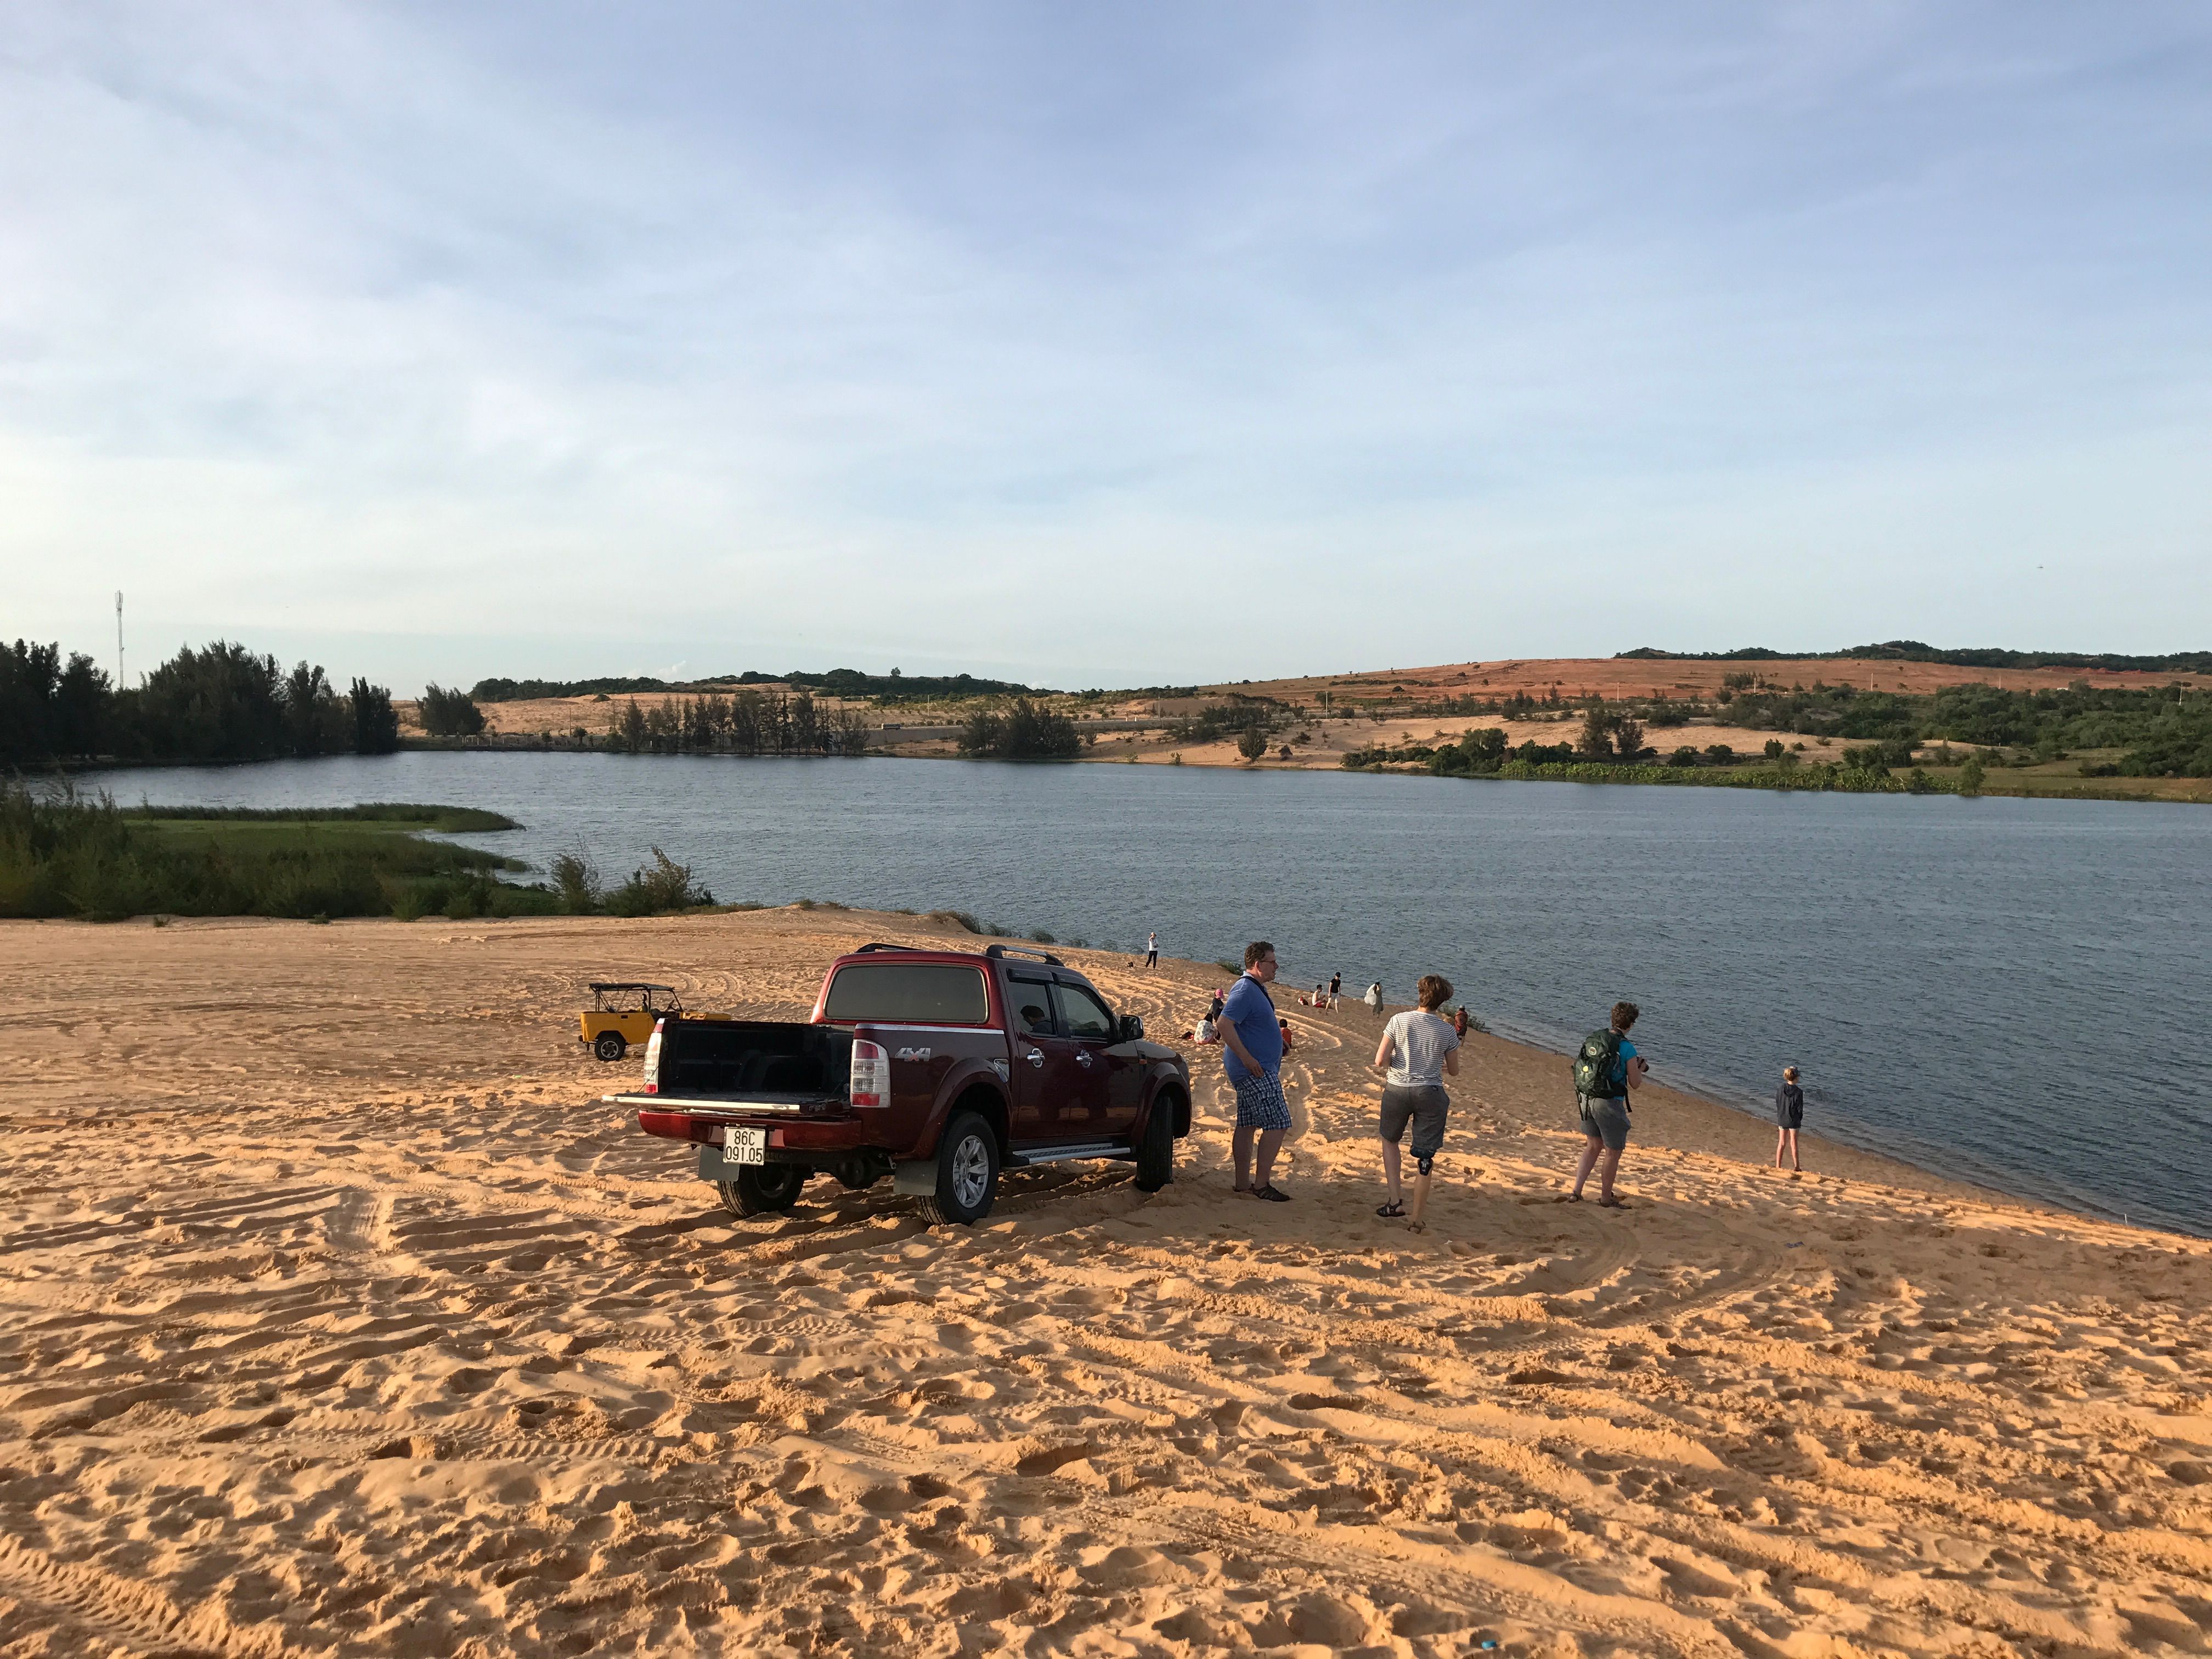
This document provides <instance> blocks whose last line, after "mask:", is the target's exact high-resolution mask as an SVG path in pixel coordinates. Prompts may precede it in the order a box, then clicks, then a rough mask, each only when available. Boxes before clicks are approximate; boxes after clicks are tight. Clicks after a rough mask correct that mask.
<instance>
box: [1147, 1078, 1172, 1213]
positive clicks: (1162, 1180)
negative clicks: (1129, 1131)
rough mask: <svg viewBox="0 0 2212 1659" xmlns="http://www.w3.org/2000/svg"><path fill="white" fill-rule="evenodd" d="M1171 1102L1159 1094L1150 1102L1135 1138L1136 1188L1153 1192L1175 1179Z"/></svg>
mask: <svg viewBox="0 0 2212 1659" xmlns="http://www.w3.org/2000/svg"><path fill="white" fill-rule="evenodd" d="M1175 1104H1176V1103H1175V1102H1174V1101H1173V1100H1172V1099H1170V1098H1169V1097H1167V1096H1165V1095H1163V1096H1162V1097H1160V1098H1159V1099H1158V1100H1156V1101H1154V1102H1153V1103H1152V1113H1151V1115H1149V1116H1147V1117H1146V1119H1145V1133H1143V1135H1142V1136H1140V1137H1139V1139H1138V1141H1137V1190H1138V1191H1139V1192H1140V1193H1156V1192H1158V1191H1159V1189H1160V1188H1163V1187H1164V1186H1166V1185H1167V1184H1168V1182H1170V1181H1173V1180H1174V1179H1175Z"/></svg>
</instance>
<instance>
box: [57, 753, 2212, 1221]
mask: <svg viewBox="0 0 2212 1659" xmlns="http://www.w3.org/2000/svg"><path fill="white" fill-rule="evenodd" d="M86 781H87V782H88V784H89V785H91V786H92V787H104V788H106V789H108V790H110V791H112V793H113V794H114V795H115V797H116V799H118V801H120V802H123V803H124V804H125V805H130V804H135V803H136V802H137V801H138V800H139V799H142V798H143V799H148V800H151V801H153V802H155V803H157V804H174V805H251V806H271V805H343V804H347V803H350V802H354V801H371V800H404V801H436V802H441V803H447V804H451V805H470V806H483V807H488V808H490V809H492V810H493V811H500V812H504V813H507V814H508V815H509V816H510V817H515V818H517V819H520V821H521V822H522V823H524V824H525V825H526V826H527V827H526V828H525V829H522V830H520V831H519V832H515V833H513V834H507V835H500V836H463V837H459V838H458V839H461V840H465V841H469V842H473V843H475V844H477V845H481V846H484V847H489V848H496V849H498V850H501V851H503V852H508V853H512V854H515V855H517V856H520V857H522V858H526V859H528V860H531V861H532V863H533V864H534V865H536V866H538V867H539V868H541V869H542V868H543V867H544V865H545V864H546V863H547V862H548V861H549V860H550V859H551V858H552V857H553V855H554V854H556V853H559V852H562V851H564V850H568V849H571V848H577V847H579V846H580V847H582V848H586V849H587V850H588V851H589V853H590V854H592V857H593V858H594V859H595V860H597V862H598V863H599V866H600V867H601V869H602V870H603V871H604V872H605V873H606V875H607V876H608V877H609V878H610V879H611V880H612V879H618V878H620V877H621V876H623V874H626V873H627V872H629V869H630V868H631V867H632V866H635V865H636V864H638V863H640V862H641V861H642V860H645V859H646V858H647V856H648V853H647V849H648V848H651V847H654V846H658V847H660V848H665V850H666V851H667V852H668V853H669V854H670V855H671V857H673V858H675V859H677V860H678V861H679V862H684V863H689V864H690V865H691V866H693V867H694V870H695V872H696V875H697V877H698V878H699V879H700V880H702V881H703V882H704V883H705V884H707V885H708V886H709V887H711V888H712V889H713V890H714V896H716V897H717V898H718V899H721V900H725V901H729V900H738V899H755V900H758V901H761V902H767V903H782V902H787V901H789V900H791V899H793V898H798V897H802V896H805V897H812V898H817V899H835V900H837V901H839V902H843V903H847V904H852V905H862V906H869V907H878V908H899V907H908V908H915V909H931V908H957V909H963V910H968V911H972V912H975V913H977V914H978V915H981V916H983V917H984V918H986V919H988V920H993V921H1000V922H1002V923H1006V924H1009V925H1012V926H1013V927H1017V928H1018V929H1019V930H1020V931H1021V932H1023V933H1029V932H1030V931H1032V930H1034V929H1038V928H1043V929H1048V930H1049V931H1051V932H1052V933H1055V934H1057V935H1059V937H1060V939H1064V940H1069V941H1071V942H1072V941H1073V939H1077V938H1081V939H1087V940H1088V941H1089V942H1090V943H1091V944H1092V945H1109V944H1110V945H1117V946H1120V947H1121V948H1123V949H1134V948H1136V947H1138V946H1139V945H1141V943H1142V941H1143V939H1144V936H1145V934H1146V932H1148V931H1150V930H1153V929H1157V930H1158V933H1159V935H1160V945H1161V949H1162V951H1164V953H1166V954H1168V955H1170V956H1179V957H1194V958H1197V959H1199V960H1201V961H1207V960H1212V959H1215V958H1218V957H1236V956H1237V954H1238V953H1239V952H1240V951H1242V948H1243V945H1244V943H1245V941H1246V940H1248V939H1261V938H1264V939H1271V940H1273V942H1274V943H1275V945H1277V946H1278V948H1279V952H1280V955H1281V957H1282V962H1283V974H1282V980H1281V981H1280V984H1279V987H1278V989H1279V1000H1284V999H1286V998H1288V997H1289V996H1291V995H1292V994H1295V993H1296V991H1297V989H1298V988H1299V987H1301V986H1304V987H1311V986H1312V984H1313V983H1314V982H1315V981H1316V980H1319V979H1325V978H1326V977H1328V975H1329V974H1331V973H1332V972H1341V973H1342V974H1343V975H1344V979H1345V987H1346V991H1347V993H1351V992H1356V991H1358V990H1363V989H1364V988H1365V987H1366V985H1367V983H1368V981H1370V980H1376V979H1379V980H1381V981H1383V988H1384V992H1385V994H1387V995H1388V996H1389V998H1390V1000H1393V1001H1394V1002H1407V1001H1410V1000H1412V996H1413V981H1414V979H1415V978H1416V977H1417V976H1418V975H1420V974H1422V973H1425V972H1430V971H1435V972H1440V973H1443V974H1444V975H1447V976H1448V977H1449V978H1450V979H1451V980H1452V981H1453V982H1454V984H1455V985H1456V986H1457V987H1459V991H1460V994H1461V996H1462V998H1463V999H1464V1000H1466V1001H1467V1003H1468V1006H1469V1007H1470V1008H1471V1009H1473V1010H1474V1012H1477V1013H1479V1014H1480V1015H1481V1016H1482V1017H1483V1018H1484V1019H1485V1020H1486V1021H1487V1023H1488V1024H1490V1026H1491V1027H1492V1030H1496V1031H1498V1032H1499V1033H1500V1034H1502V1035H1506V1036H1517V1037H1521V1038H1522V1039H1524V1040H1527V1041H1530V1042H1538V1043H1541V1044H1543V1045H1544V1046H1547V1047H1549V1048H1559V1049H1564V1048H1567V1047H1569V1046H1571V1043H1572V1042H1574V1041H1576V1040H1577V1039H1578V1038H1579V1037H1580V1036H1581V1035H1582V1033H1583V1032H1584V1031H1585V1030H1589V1029H1591V1028H1593V1027H1595V1026H1598V1025H1601V1024H1604V1022H1605V1018H1606V1010H1607V1008H1608V1007H1610V1006H1611V1005H1612V1004H1613V1002H1614V1001H1615V1000H1617V999H1621V998H1626V999H1628V1000H1632V1001H1634V1002H1636V1003H1638V1004H1639V1005H1641V1006H1642V1008H1643V1010H1644V1017H1643V1020H1642V1022H1641V1023H1640V1024H1638V1027H1637V1030H1636V1039H1637V1042H1638V1046H1639V1047H1640V1048H1643V1049H1644V1052H1645V1053H1646V1054H1649V1055H1650V1057H1651V1059H1652V1061H1653V1065H1654V1073H1655V1078H1656V1080H1658V1081H1661V1082H1664V1083H1668V1084H1670V1085H1674V1086H1677V1087H1687V1088H1692V1089H1695V1090H1696V1091H1699V1092H1701V1093H1705V1094H1708V1095H1711V1096H1712V1097H1716V1098H1718V1099H1721V1100H1724V1101H1727V1102H1729V1103H1735V1104H1738V1105H1741V1106H1743V1107H1745V1108H1746V1109H1748V1110H1752V1111H1755V1112H1757V1113H1759V1114H1760V1115H1762V1116H1763V1115H1765V1112H1766V1110H1767V1106H1766V1103H1767V1102H1768V1101H1769V1100H1770V1099H1771V1095H1772V1092H1773V1089H1774V1085H1775V1084H1776V1083H1777V1081H1778V1079H1779V1074H1780V1072H1781V1068H1782V1066H1784V1064H1785V1063H1795V1064H1796V1065H1798V1066H1802V1068H1803V1069H1804V1072H1805V1079H1806V1092H1807V1099H1808V1109H1807V1115H1806V1119H1807V1127H1808V1128H1810V1129H1814V1130H1815V1131H1817V1132H1818V1133H1822V1134H1826V1135H1829V1136H1831V1137H1832V1138H1834V1139H1838V1140H1843V1141H1847V1142H1849V1143H1850V1144H1852V1145H1855V1146H1863V1147H1867V1148H1869V1149H1873V1150H1876V1151H1881V1152H1888V1153H1891V1154H1892V1155H1893V1156H1897V1157H1900V1158H1907V1159H1909V1160H1911V1161H1912V1162H1914V1163H1917V1164H1921V1165H1923V1167H1925V1168H1928V1169H1930V1170H1937V1171H1940V1172H1942V1173H1944V1174H1948V1175H1952V1176H1959V1177H1960V1178H1963V1179H1967V1180H1972V1181H1978V1182H1984V1183H1986V1184H1988V1185H1990V1186H1993V1187H1996V1188H2001V1189H2002V1190H2005V1191H2008V1192H2012V1193H2016V1194H2021V1195H2022V1196H2026V1197H2030V1198H2036V1199H2041V1200H2048V1201H2051V1202H2054V1203H2057V1204H2062V1205H2065V1206H2069V1207H2072V1208H2076V1209H2081V1210H2086V1211H2091V1212H2100V1213H2106V1214H2111V1215H2114V1216H2118V1215H2122V1214H2125V1215H2127V1216H2129V1217H2130V1218H2133V1219H2135V1220H2136V1221H2142V1222H2150V1223H2154V1224H2156V1225H2165V1226H2171V1227H2178V1228H2182V1229H2185V1230H2186V1231H2191V1232H2196V1233H2200V1234H2205V1233H2212V1195H2208V1193H2207V1190H2206V1179H2205V1174H2204V1171H2205V1169H2206V1166H2207V1163H2208V1154H2212V1085H2208V1083H2207V1081H2206V1069H2205V1065H2204V1062H2203V1060H2202V1059H2201V1058H2200V1057H2199V1056H2198V1055H2197V1054H2196V1052H2195V1049H2196V1045H2197V1042H2199V1041H2201V1040H2202V1038H2201V1036H2200V1034H2199V1033H2198V1032H2197V1030H2196V1026H2197V1022H2198V1021H2199V1020H2201V1019H2203V1018H2205V1016H2206V1014H2207V1012H2212V965H2208V963H2212V951H2208V950H2207V948H2206V941H2207V939H2208V937H2212V929H2208V926H2207V924H2208V923H2212V811H2207V810H2205V809H2204V808H2202V807H2191V806H2185V805H2152V804H2136V803H2123V802H2104V801H2033V800H2018V799H1995V798H1992V799H1980V800H1960V799H1956V798H1954V797H1951V796H1899V795H1824V794H1813V793H1804V794H1778V793H1767V792H1764V791H1755V790H1747V789H1746V790H1737V789H1692V788H1680V789H1666V788H1654V787H1643V788H1638V787H1619V786H1614V787H1607V786H1601V785H1577V784H1539V783H1503V782H1496V781H1488V782H1480V781H1463V780H1455V779H1430V778H1410V777H1395V776H1369V775H1357V774H1351V773H1346V774H1341V775H1339V774H1329V773H1311V772H1237V771H1228V770H1218V769H1200V768H1195V767H1160V766H1125V765H1115V764H1085V765H1063V766H1050V765H1048V766H1022V765H1012V764H993V763H960V762H950V761H901V760H885V759H871V760H864V761H845V760H737V759H729V758H720V757H629V756H614V755H529V754H501V753H481V754H468V753H428V752H420V753H407V754H399V755H392V756H386V757H337V758H332V759H328V760H319V761H298V762H279V763H270V764H264V765H258V766H238V767H214V768H149V769H131V770H127V771H118V772H113V773H106V774H93V775H89V776H88V779H87V780H86ZM1191 1012H1193V1013H1194V1014H1195V1012H1197V1010H1196V1009H1195V1008H1194V1009H1193V1010H1192V1011H1191ZM1571 1110H1572V1105H1571V1098H1563V1100H1562V1104H1561V1121H1562V1124H1563V1126H1564V1125H1565V1124H1566V1122H1567V1121H1568V1119H1569V1115H1570V1114H1571ZM1767 1146H1771V1141H1765V1140H1762V1139H1761V1138H1760V1137H1759V1135H1757V1134H1753V1135H1750V1136H1749V1137H1748V1138H1747V1149H1748V1150H1750V1151H1751V1152H1760V1151H1762V1150H1763V1149H1765V1147H1767Z"/></svg>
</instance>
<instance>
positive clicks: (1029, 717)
mask: <svg viewBox="0 0 2212 1659" xmlns="http://www.w3.org/2000/svg"><path fill="white" fill-rule="evenodd" d="M960 752H961V753H962V754H963V755H966V756H968V757H970V758H972V759H978V760H1070V759H1073V757H1075V756H1077V755H1079V754H1081V753H1082V752H1083V739H1082V738H1080V737H1079V736H1078V735H1077V733H1076V730H1075V722H1074V721H1073V720H1070V719H1068V717H1067V716H1066V715H1065V714H1059V713H1057V712H1055V711H1054V710H1053V709H1050V708H1045V707H1044V706H1042V704H1039V703H1034V702H1030V700H1029V699H1028V698H1027V697H1017V698H1015V699H1014V701H1013V705H1012V707H1011V708H1008V709H1007V710H1006V712H1005V713H1004V714H1000V713H999V712H997V711H996V710H994V709H988V708H987V709H983V710H981V711H979V712H978V713H976V714H973V715H971V716H970V717H969V720H968V723H967V724H966V725H965V726H962V727H961V729H960Z"/></svg>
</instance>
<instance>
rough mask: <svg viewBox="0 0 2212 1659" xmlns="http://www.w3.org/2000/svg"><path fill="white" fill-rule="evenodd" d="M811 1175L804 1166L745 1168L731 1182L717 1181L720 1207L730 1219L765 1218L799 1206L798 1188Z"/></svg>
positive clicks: (772, 1165) (760, 1165) (759, 1165)
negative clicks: (772, 1213)
mask: <svg viewBox="0 0 2212 1659" xmlns="http://www.w3.org/2000/svg"><path fill="white" fill-rule="evenodd" d="M812 1173H813V1171H812V1170H809V1169H808V1168H807V1167H806V1166H805V1164H745V1165H744V1166H743V1167H742V1168H740V1169H739V1170H738V1178H737V1179H736V1180H735V1181H718V1182H715V1183H714V1190H715V1191H717V1192H719V1193H720V1194H721V1195H722V1207H723V1208H724V1209H726V1210H727V1211H728V1212H730V1213H731V1214H732V1215H742V1216H752V1215H767V1214H769V1213H770V1212H781V1211H784V1210H788V1209H789V1208H790V1207H791V1206H793V1205H794V1204H796V1203H798V1202H799V1188H802V1187H804V1186H805V1185H806V1177H807V1176H810V1175H811V1174H812Z"/></svg>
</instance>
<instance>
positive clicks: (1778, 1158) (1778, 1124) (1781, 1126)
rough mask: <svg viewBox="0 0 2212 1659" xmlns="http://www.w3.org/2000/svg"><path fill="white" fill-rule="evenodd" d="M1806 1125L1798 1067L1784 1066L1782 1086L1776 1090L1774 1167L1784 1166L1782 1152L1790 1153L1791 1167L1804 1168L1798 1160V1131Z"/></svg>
mask: <svg viewBox="0 0 2212 1659" xmlns="http://www.w3.org/2000/svg"><path fill="white" fill-rule="evenodd" d="M1803 1127H1805V1091H1803V1090H1802V1089H1801V1088H1799V1087H1798V1086H1797V1068H1796V1066H1784V1067H1783V1068H1782V1086H1781V1087H1780V1088H1779V1089H1777V1090H1776V1091H1774V1167H1775V1168H1776V1169H1780V1168H1781V1167H1782V1154H1783V1153H1784V1152H1788V1153H1789V1154H1790V1168H1791V1169H1792V1170H1802V1169H1803V1168H1804V1167H1805V1166H1804V1165H1803V1164H1800V1163H1799V1162H1798V1161H1797V1132H1798V1130H1800V1129H1802V1128H1803Z"/></svg>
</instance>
